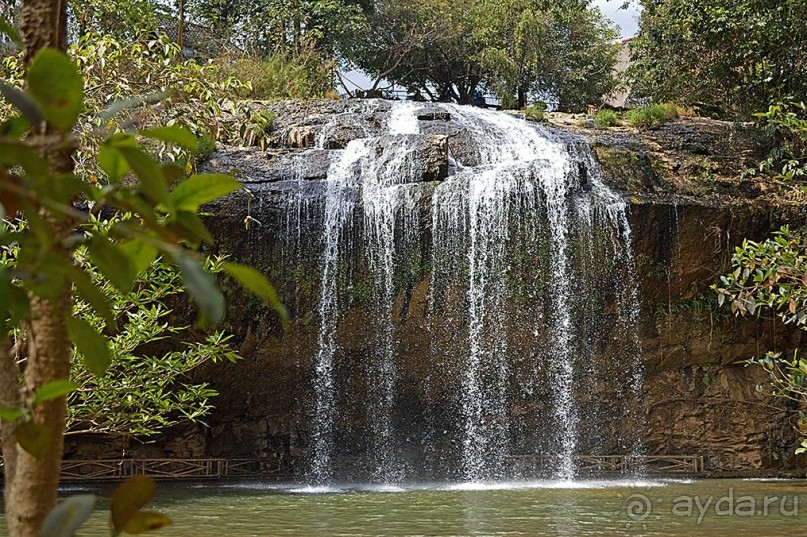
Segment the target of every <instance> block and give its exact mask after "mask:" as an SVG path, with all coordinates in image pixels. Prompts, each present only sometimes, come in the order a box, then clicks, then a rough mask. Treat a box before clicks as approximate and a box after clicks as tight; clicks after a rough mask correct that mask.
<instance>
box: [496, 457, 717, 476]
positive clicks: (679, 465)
mask: <svg viewBox="0 0 807 537" xmlns="http://www.w3.org/2000/svg"><path fill="white" fill-rule="evenodd" d="M507 459H508V460H509V461H510V462H511V464H512V465H513V466H515V467H517V468H519V469H520V470H522V471H527V472H528V471H534V472H541V471H546V470H549V469H552V468H554V467H556V466H557V462H558V460H557V459H556V458H552V457H547V456H544V455H511V456H509V457H507ZM574 461H575V463H576V467H577V470H578V471H579V472H580V473H599V474H603V473H605V474H623V473H628V472H630V471H632V470H638V469H643V470H644V471H646V472H647V473H650V474H692V475H696V474H702V473H704V471H705V466H704V458H703V455H577V456H575V457H574Z"/></svg>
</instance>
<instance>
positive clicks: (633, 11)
mask: <svg viewBox="0 0 807 537" xmlns="http://www.w3.org/2000/svg"><path fill="white" fill-rule="evenodd" d="M623 3H624V0H594V4H595V5H596V6H597V7H599V8H600V10H601V11H602V13H603V15H605V16H606V17H608V18H609V19H611V20H612V21H614V22H615V23H616V24H617V26H619V35H620V36H621V37H622V38H623V39H624V38H627V37H632V36H634V35H636V31H637V28H638V27H639V21H638V18H639V8H638V7H637V6H636V2H635V1H631V2H630V6H629V7H628V8H627V9H620V8H621V7H622V4H623ZM343 75H344V76H345V77H346V80H345V83H346V84H347V86H348V87H349V88H350V90H351V91H352V90H353V89H355V88H356V86H358V87H360V88H362V89H367V88H369V87H370V86H372V85H373V82H372V81H371V80H370V79H369V78H367V76H366V75H365V74H364V73H362V72H361V71H348V72H344V73H343Z"/></svg>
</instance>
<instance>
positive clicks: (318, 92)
mask: <svg viewBox="0 0 807 537" xmlns="http://www.w3.org/2000/svg"><path fill="white" fill-rule="evenodd" d="M334 67H335V65H334V63H333V62H331V61H325V60H323V59H322V58H321V57H320V56H319V55H317V54H314V53H306V54H302V55H299V56H292V55H277V56H271V57H267V58H240V59H237V60H235V61H231V62H229V63H226V62H222V68H223V69H224V70H225V72H227V73H228V74H229V75H231V76H234V77H236V78H237V79H238V80H240V81H242V82H249V85H250V91H249V95H245V97H249V98H252V99H258V100H273V99H306V98H317V97H325V98H338V97H339V94H338V93H337V92H336V90H335V89H334V87H333V76H332V75H333V69H334Z"/></svg>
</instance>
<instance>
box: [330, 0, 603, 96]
mask: <svg viewBox="0 0 807 537" xmlns="http://www.w3.org/2000/svg"><path fill="white" fill-rule="evenodd" d="M365 21H366V22H365V24H364V27H363V31H362V32H360V33H357V34H355V35H352V36H347V37H346V38H344V39H343V40H342V42H341V47H340V51H341V52H342V55H343V56H344V57H345V58H346V59H347V60H348V61H350V62H351V63H353V64H355V65H356V66H358V67H359V68H361V69H363V70H365V71H366V72H368V73H369V74H371V75H372V76H373V77H374V78H375V79H376V84H375V86H374V87H377V86H378V84H379V82H380V81H381V80H382V79H387V80H390V81H392V82H395V83H397V84H401V85H403V86H405V87H407V88H408V89H409V90H411V91H413V92H420V93H422V94H426V95H429V96H430V97H431V98H432V99H433V100H438V101H441V100H452V101H456V102H459V103H469V102H471V100H472V98H473V95H474V93H475V92H476V91H478V90H480V89H488V90H492V91H494V92H495V93H496V94H497V95H498V96H499V98H500V99H501V100H502V103H503V104H504V105H505V106H506V107H513V106H518V107H524V106H525V105H526V104H527V101H528V100H529V99H531V98H532V99H538V98H541V99H544V100H548V101H553V102H554V103H555V104H556V106H557V107H558V108H560V109H580V108H584V107H585V105H586V104H588V103H592V102H599V100H600V98H601V97H602V95H603V94H604V93H607V92H608V91H609V90H610V89H611V88H612V87H613V84H614V80H613V75H612V68H613V65H614V62H615V53H616V49H615V47H613V46H612V45H611V43H610V41H611V40H612V39H613V37H615V33H614V31H613V29H612V28H611V27H610V26H609V25H608V24H607V23H606V22H605V19H604V18H603V17H602V14H601V13H600V12H599V11H598V10H596V9H594V8H591V7H590V6H589V3H588V2H586V1H580V0H502V1H498V2H492V1H490V0H473V1H470V2H464V1H463V2H460V1H458V0H416V1H413V2H406V3H401V2H393V1H392V0H380V1H379V2H377V3H376V6H375V9H374V11H373V12H372V13H370V14H368V15H367V16H366V18H365Z"/></svg>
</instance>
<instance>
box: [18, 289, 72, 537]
mask: <svg viewBox="0 0 807 537" xmlns="http://www.w3.org/2000/svg"><path fill="white" fill-rule="evenodd" d="M69 291H70V289H69V287H66V288H65V289H64V290H63V293H62V297H61V298H59V299H58V300H55V301H52V302H50V301H45V300H42V299H39V298H36V297H32V300H31V325H30V331H29V334H28V343H29V344H28V360H27V362H26V366H25V382H24V386H23V388H22V389H23V398H22V399H23V401H22V402H23V403H24V404H26V405H30V404H31V401H32V399H33V394H34V393H35V392H36V390H37V389H39V388H41V387H42V386H44V385H45V384H47V383H48V382H51V381H54V380H60V379H66V378H68V377H69V376H70V339H69V336H68V333H67V320H66V314H67V313H68V312H70V308H71V302H70V292H69ZM66 401H67V400H66V398H65V397H60V398H59V399H56V400H53V401H49V402H47V403H42V404H38V405H35V406H33V407H32V412H31V417H32V419H33V421H34V423H37V424H39V425H42V426H44V427H45V429H46V430H47V432H48V439H49V442H48V448H47V450H46V451H45V453H44V454H43V455H42V456H41V457H39V458H35V457H34V456H33V455H31V454H30V453H28V452H27V451H25V450H23V449H20V448H19V446H13V444H14V441H13V438H12V439H9V438H7V435H6V430H5V428H4V430H3V451H4V453H6V449H8V448H7V445H8V444H12V449H11V450H10V451H11V453H6V455H5V458H6V461H7V462H6V464H7V466H8V467H7V468H6V485H5V486H6V490H5V499H6V520H7V522H8V532H9V535H10V536H11V537H35V536H36V535H38V534H39V530H40V528H41V527H42V522H43V521H44V520H45V517H46V516H47V515H48V513H49V512H50V510H51V509H53V506H54V505H56V493H57V488H58V485H59V470H60V467H61V462H62V451H63V448H64V429H65V418H66V415H67V403H66ZM9 455H11V456H10V457H9ZM15 455H16V456H15ZM9 470H10V471H9ZM9 474H10V475H9Z"/></svg>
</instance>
